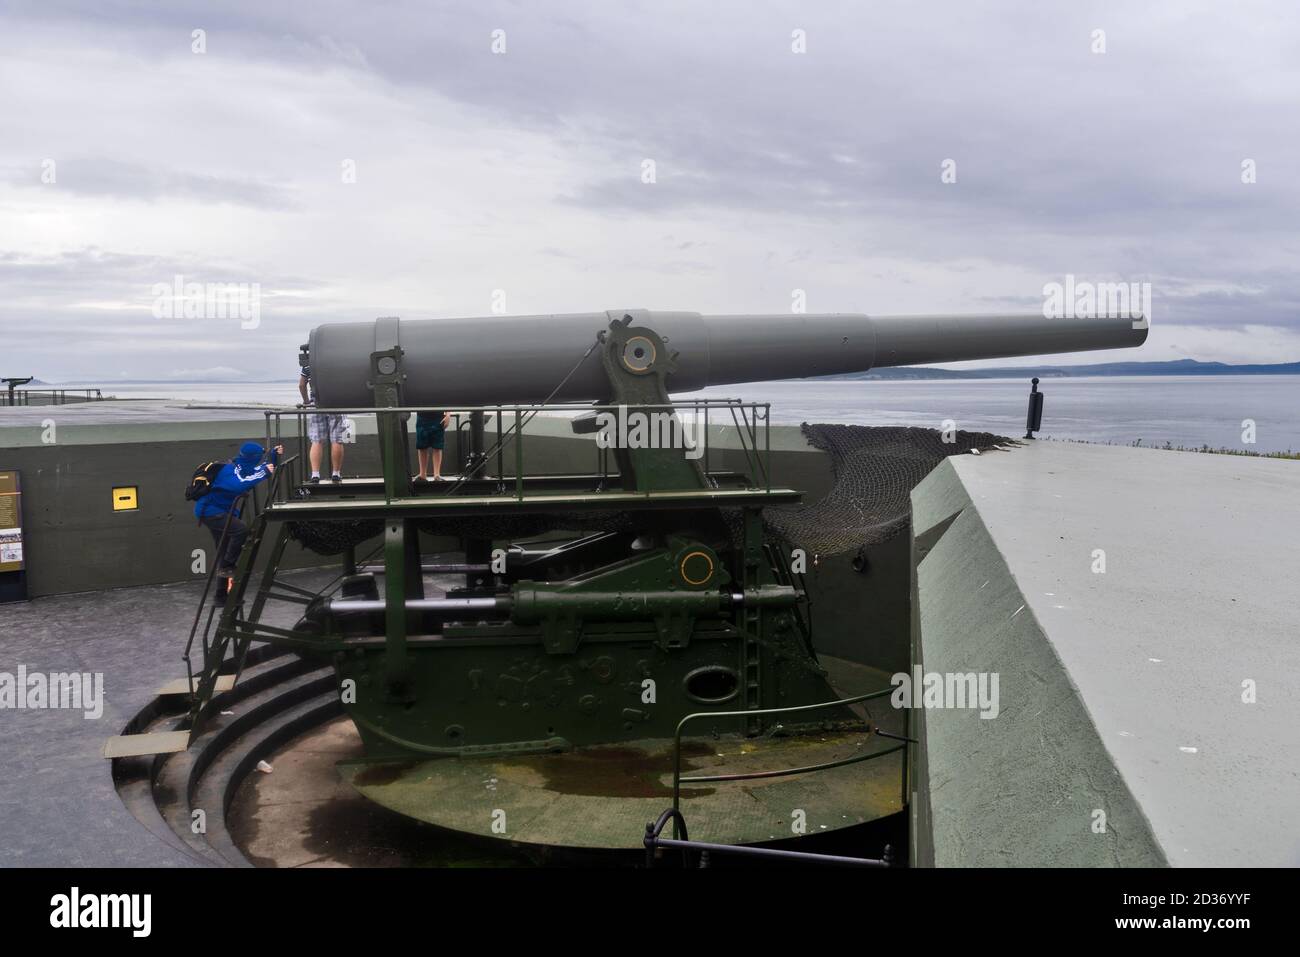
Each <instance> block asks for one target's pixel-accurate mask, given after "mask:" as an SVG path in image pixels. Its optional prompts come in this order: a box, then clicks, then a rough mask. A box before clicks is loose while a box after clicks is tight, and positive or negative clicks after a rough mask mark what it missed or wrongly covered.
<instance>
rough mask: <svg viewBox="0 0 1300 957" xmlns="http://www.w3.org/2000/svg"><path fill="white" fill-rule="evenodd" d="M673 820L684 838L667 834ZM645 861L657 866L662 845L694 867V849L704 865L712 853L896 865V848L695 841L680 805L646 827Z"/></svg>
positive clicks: (831, 863)
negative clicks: (820, 850) (845, 851)
mask: <svg viewBox="0 0 1300 957" xmlns="http://www.w3.org/2000/svg"><path fill="white" fill-rule="evenodd" d="M669 821H672V822H673V833H674V834H676V833H678V828H679V826H680V833H681V835H682V836H681V837H680V838H676V837H663V836H662V835H663V830H664V827H665V826H666V825H667V824H668V822H669ZM643 843H644V844H645V861H646V867H654V865H655V861H656V860H657V859H658V857H659V851H660V850H661V849H662V848H674V847H675V848H679V849H680V850H681V852H682V864H683V866H686V867H689V866H690V852H691V851H699V853H700V863H699V866H700V867H701V868H705V867H708V866H709V855H710V854H729V855H732V856H733V857H748V858H752V859H756V860H768V861H787V862H791V863H800V864H818V865H822V866H830V867H893V866H894V849H893V848H892V847H891V846H890V845H888V844H886V845H885V850H884V853H883V854H881V856H880V857H879V858H871V857H846V856H844V855H842V854H816V853H813V852H810V851H786V850H781V849H779V848H775V847H755V846H752V845H747V844H713V843H711V842H709V841H692V840H691V839H690V838H689V837H688V836H687V832H686V818H685V817H683V816H682V812H681V811H679V810H678V809H677V808H672V807H670V808H668V809H667V810H665V811H664V812H663V813H662V814H660V815H659V819H658V820H656V821H653V822H649V823H647V824H646V826H645V840H644V842H643Z"/></svg>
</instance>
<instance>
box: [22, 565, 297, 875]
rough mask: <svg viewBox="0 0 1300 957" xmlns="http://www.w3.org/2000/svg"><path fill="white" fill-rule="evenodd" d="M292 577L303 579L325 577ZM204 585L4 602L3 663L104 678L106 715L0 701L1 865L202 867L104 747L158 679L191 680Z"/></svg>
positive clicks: (30, 670) (157, 684) (160, 681)
mask: <svg viewBox="0 0 1300 957" xmlns="http://www.w3.org/2000/svg"><path fill="white" fill-rule="evenodd" d="M290 574H293V575H300V576H302V577H301V578H300V579H299V583H300V584H304V585H305V584H306V582H307V581H309V580H314V578H313V576H315V577H319V576H320V575H321V574H322V573H321V572H319V571H311V572H302V573H290ZM201 588H202V586H201V585H199V584H192V583H185V584H179V585H152V586H146V587H141V588H122V589H115V590H111V591H102V592H85V593H82V594H77V595H60V596H57V597H51V598H39V599H36V600H33V601H30V602H21V603H16V604H8V605H0V671H3V672H8V673H9V674H16V673H17V670H18V667H19V666H20V665H22V666H25V667H26V669H27V671H28V673H29V674H30V673H33V672H43V673H48V672H71V671H78V672H90V673H96V672H98V673H102V675H103V714H102V715H101V716H100V717H99V718H98V719H87V718H86V717H84V716H83V712H81V711H73V710H59V709H42V710H15V709H10V708H5V709H0V835H2V836H0V866H4V867H185V866H192V865H193V863H194V862H193V860H192V859H191V858H188V857H185V856H183V855H181V854H178V853H176V852H175V851H174V850H172V849H171V848H170V847H169V846H167V845H166V844H164V843H163V842H162V841H161V840H159V839H158V838H155V837H153V836H152V835H151V834H150V833H149V832H148V831H146V830H145V829H144V828H143V827H142V826H141V825H140V824H139V822H137V821H136V819H135V818H134V817H132V816H131V813H130V812H129V811H128V810H127V809H126V807H125V806H124V805H123V804H122V802H121V800H120V799H119V798H118V796H117V792H116V790H115V789H114V787H113V778H112V773H111V768H110V764H109V762H108V761H107V760H105V759H104V758H103V757H101V754H100V749H101V748H102V747H103V744H104V740H105V739H106V738H110V737H112V736H114V735H116V734H119V733H120V732H121V730H122V727H123V726H124V725H125V724H126V723H127V722H128V721H129V720H130V719H131V718H132V717H134V716H135V714H136V713H137V712H138V711H139V710H140V709H141V708H143V707H144V706H145V705H146V704H147V703H148V702H149V701H150V700H151V699H152V698H153V697H154V696H155V693H156V692H157V689H158V688H159V687H161V686H162V685H163V684H165V683H166V682H167V681H169V680H171V679H173V678H183V677H184V676H185V666H184V663H183V662H182V660H181V653H182V651H183V649H184V645H185V639H186V637H187V636H188V634H189V628H190V623H191V622H192V621H193V617H194V612H195V608H196V606H197V602H198V599H199V594H200V591H201ZM276 620H277V621H279V620H280V619H276ZM282 623H285V622H282Z"/></svg>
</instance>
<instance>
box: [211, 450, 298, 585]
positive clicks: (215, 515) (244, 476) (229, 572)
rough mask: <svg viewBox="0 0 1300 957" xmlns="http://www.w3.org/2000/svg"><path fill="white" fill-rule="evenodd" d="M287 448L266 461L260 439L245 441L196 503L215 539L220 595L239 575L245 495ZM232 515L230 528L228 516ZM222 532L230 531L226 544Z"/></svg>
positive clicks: (244, 533) (268, 473) (244, 530)
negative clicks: (237, 564)
mask: <svg viewBox="0 0 1300 957" xmlns="http://www.w3.org/2000/svg"><path fill="white" fill-rule="evenodd" d="M283 451H284V446H282V445H277V446H276V447H275V450H274V451H273V452H272V453H271V460H270V461H268V462H264V461H262V459H263V458H264V457H265V455H266V450H265V449H263V448H262V447H261V446H260V445H258V444H257V443H256V442H245V443H244V444H243V445H241V446H240V447H239V455H237V456H236V457H235V458H233V459H231V460H230V462H229V463H227V464H226V465H224V466H222V468H221V471H220V472H218V473H217V477H216V479H214V480H213V482H212V488H211V490H210V491H209V492H208V493H207V494H206V495H204V496H202V497H201V498H199V499H198V500H197V501H196V502H195V503H194V517H195V518H197V519H198V520H199V524H201V525H203V526H204V527H205V528H206V529H207V530H208V531H210V532H211V533H212V541H213V543H214V544H215V545H216V547H217V549H218V550H219V551H218V554H217V556H216V562H217V577H218V578H219V579H221V585H220V586H219V589H218V598H221V597H224V596H225V594H226V592H227V590H228V589H229V587H230V582H231V580H232V579H233V578H234V577H235V563H236V562H237V561H239V553H240V551H241V550H242V549H243V547H244V540H245V539H246V538H248V526H247V525H245V524H244V523H243V522H241V521H240V520H239V513H240V512H241V511H242V508H241V504H240V503H241V502H242V500H243V498H244V495H245V494H247V493H248V492H250V491H252V489H253V487H254V486H255V485H257V484H258V483H259V482H264V481H266V479H268V478H269V477H270V476H271V474H272V473H273V472H275V460H276V457H277V456H278V455H279V454H280V453H281V452H283ZM227 515H229V516H230V526H229V529H227V527H226V516H227ZM222 532H225V534H226V542H225V545H224V546H222V544H221V535H222Z"/></svg>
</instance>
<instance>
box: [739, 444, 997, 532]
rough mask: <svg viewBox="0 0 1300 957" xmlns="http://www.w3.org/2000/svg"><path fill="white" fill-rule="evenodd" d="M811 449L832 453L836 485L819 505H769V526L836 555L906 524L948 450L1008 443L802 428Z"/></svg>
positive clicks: (957, 451) (954, 451) (766, 515)
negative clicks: (915, 494)
mask: <svg viewBox="0 0 1300 957" xmlns="http://www.w3.org/2000/svg"><path fill="white" fill-rule="evenodd" d="M801 428H802V430H803V434H804V437H805V438H806V439H807V440H808V442H809V444H810V445H812V446H813V448H817V449H821V450H822V451H824V452H826V453H828V454H829V455H830V457H831V474H832V475H833V477H834V485H833V486H832V488H831V490H830V493H829V494H828V495H827V496H826V497H825V498H823V499H822V500H821V501H820V502H817V503H815V504H812V505H805V506H801V507H798V508H769V509H766V510H764V513H763V518H764V520H765V521H766V523H767V526H768V528H769V529H770V530H771V531H772V532H773V533H774V534H776V535H777V536H779V537H781V538H783V539H784V540H785V541H787V542H788V543H790V544H792V545H798V546H799V547H801V548H803V549H805V550H806V551H808V552H811V553H814V554H820V555H838V554H841V553H843V552H848V551H853V550H855V549H857V548H859V547H860V546H862V545H878V544H880V543H881V542H885V541H888V540H889V539H891V538H893V537H894V536H895V535H897V534H898V533H899V532H901V531H903V530H904V529H905V528H907V523H908V520H909V517H910V515H911V502H910V496H911V492H912V489H913V488H915V487H916V485H917V483H919V482H920V481H921V479H923V478H925V477H926V476H927V475H928V474H929V473H930V470H931V469H933V468H934V467H935V466H936V465H938V464H939V463H940V462H942V461H943V460H944V458H946V457H947V456H949V455H962V454H965V453H968V452H970V450H971V449H981V450H982V449H991V448H993V447H995V446H997V445H1003V444H1008V443H1011V442H1012V440H1011V439H1008V438H1006V437H1005V436H1001V435H994V434H993V433H991V432H955V433H953V435H952V438H953V441H952V442H944V441H943V433H942V432H939V431H938V430H937V429H917V428H908V427H904V426H885V427H880V426H863V425H809V424H808V423H807V422H805V423H803V425H802V426H801Z"/></svg>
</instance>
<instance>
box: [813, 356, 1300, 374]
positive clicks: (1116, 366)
mask: <svg viewBox="0 0 1300 957" xmlns="http://www.w3.org/2000/svg"><path fill="white" fill-rule="evenodd" d="M1114 375H1300V362H1281V363H1277V364H1275V365H1228V364H1227V363H1224V362H1198V361H1197V360H1196V359H1175V360H1172V361H1170V362H1098V363H1094V364H1093V365H1083V366H1018V367H1017V366H1003V367H999V368H994V369H940V368H933V367H931V366H899V367H897V368H886V369H872V370H871V371H870V372H851V373H847V374H845V375H827V376H817V377H816V378H819V379H1027V378H1030V377H1031V376H1038V377H1039V378H1040V379H1064V378H1077V377H1079V376H1114Z"/></svg>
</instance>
